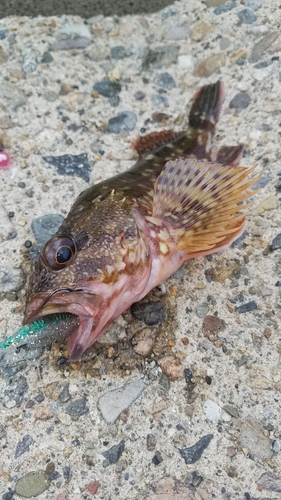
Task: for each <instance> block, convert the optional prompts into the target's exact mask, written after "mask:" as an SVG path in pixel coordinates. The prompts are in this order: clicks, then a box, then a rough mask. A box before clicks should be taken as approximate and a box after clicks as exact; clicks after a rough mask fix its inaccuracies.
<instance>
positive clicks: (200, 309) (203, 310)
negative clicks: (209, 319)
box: [195, 302, 209, 318]
mask: <svg viewBox="0 0 281 500" xmlns="http://www.w3.org/2000/svg"><path fill="white" fill-rule="evenodd" d="M208 311H209V304H208V302H202V303H201V304H198V306H196V308H195V313H196V316H198V318H204V317H205V316H206V315H207V314H208Z"/></svg>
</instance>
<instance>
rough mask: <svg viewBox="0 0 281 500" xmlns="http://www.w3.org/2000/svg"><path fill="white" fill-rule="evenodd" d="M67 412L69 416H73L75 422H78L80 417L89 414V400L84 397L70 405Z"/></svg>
mask: <svg viewBox="0 0 281 500" xmlns="http://www.w3.org/2000/svg"><path fill="white" fill-rule="evenodd" d="M65 411H66V413H68V415H70V416H71V418H72V419H73V420H77V419H78V418H79V417H81V416H82V415H85V413H88V411H89V408H88V406H87V398H86V397H83V398H80V399H76V401H73V402H71V403H69V404H68V405H67V407H66V409H65Z"/></svg>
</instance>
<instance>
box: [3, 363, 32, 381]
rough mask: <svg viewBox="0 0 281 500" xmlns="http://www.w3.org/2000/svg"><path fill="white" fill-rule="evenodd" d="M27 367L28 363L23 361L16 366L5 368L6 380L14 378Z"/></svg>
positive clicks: (4, 375)
mask: <svg viewBox="0 0 281 500" xmlns="http://www.w3.org/2000/svg"><path fill="white" fill-rule="evenodd" d="M26 365H27V363H26V361H21V362H20V363H16V364H15V365H12V366H7V367H6V368H4V370H3V372H2V375H3V377H5V378H10V377H13V376H14V375H15V374H16V373H18V372H20V371H21V370H24V368H25V367H26Z"/></svg>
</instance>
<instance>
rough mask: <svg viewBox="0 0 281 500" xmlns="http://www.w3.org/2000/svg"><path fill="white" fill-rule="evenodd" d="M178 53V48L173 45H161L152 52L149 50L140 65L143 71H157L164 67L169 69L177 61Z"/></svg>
mask: <svg viewBox="0 0 281 500" xmlns="http://www.w3.org/2000/svg"><path fill="white" fill-rule="evenodd" d="M178 53H179V47H176V46H174V45H164V46H163V45H162V46H161V47H156V48H155V49H154V50H152V49H149V50H148V52H147V54H146V56H145V58H144V61H143V64H142V66H143V69H144V70H149V69H150V68H153V67H154V68H156V69H157V68H162V67H163V66H164V65H165V66H166V67H169V66H170V65H171V64H173V63H175V62H176V61H177V57H178Z"/></svg>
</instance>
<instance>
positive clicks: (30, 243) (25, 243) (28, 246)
mask: <svg viewBox="0 0 281 500" xmlns="http://www.w3.org/2000/svg"><path fill="white" fill-rule="evenodd" d="M24 246H25V248H31V247H32V242H31V241H30V240H26V241H25V242H24Z"/></svg>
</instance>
